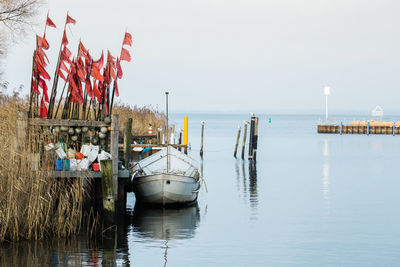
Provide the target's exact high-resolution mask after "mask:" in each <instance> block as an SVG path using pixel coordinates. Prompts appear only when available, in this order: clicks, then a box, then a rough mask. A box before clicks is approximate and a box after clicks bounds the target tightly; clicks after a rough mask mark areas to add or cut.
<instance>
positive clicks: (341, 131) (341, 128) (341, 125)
mask: <svg viewBox="0 0 400 267" xmlns="http://www.w3.org/2000/svg"><path fill="white" fill-rule="evenodd" d="M342 133H343V122H342V121H340V135H342Z"/></svg>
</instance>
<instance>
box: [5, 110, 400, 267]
mask: <svg viewBox="0 0 400 267" xmlns="http://www.w3.org/2000/svg"><path fill="white" fill-rule="evenodd" d="M269 117H271V118H272V123H268V120H267V119H268V118H269ZM318 118H319V117H318V116H294V115H293V116H277V115H273V116H267V115H261V116H260V127H259V128H260V129H259V150H258V160H257V164H256V165H255V166H252V165H250V166H249V163H248V161H247V160H245V161H242V160H236V159H234V158H233V148H234V142H235V138H236V133H237V126H238V124H240V125H242V124H243V120H245V119H249V115H204V114H203V115H201V114H199V115H191V116H190V117H189V120H190V136H189V139H190V142H191V146H192V149H191V155H192V156H193V157H195V158H197V159H199V156H198V154H199V143H200V142H199V141H200V121H201V120H204V121H205V122H206V124H205V127H206V128H205V152H204V153H205V154H204V160H203V161H202V162H201V165H202V169H203V173H204V177H205V179H206V181H207V187H208V193H207V192H206V191H205V190H204V187H203V190H202V191H201V193H200V195H199V202H198V206H195V207H190V208H186V209H179V210H162V209H139V208H138V207H135V198H134V195H133V194H130V195H129V196H128V208H127V212H126V213H127V214H126V215H125V216H122V217H121V218H120V222H119V224H118V230H117V233H116V234H115V235H112V236H104V237H103V238H99V239H98V240H96V241H95V242H94V241H91V242H87V241H86V240H85V239H84V238H77V239H76V240H75V239H74V240H70V241H64V240H58V241H42V242H21V243H18V244H16V245H9V246H3V247H2V248H1V249H0V263H2V264H3V265H29V266H35V265H36V266H42V265H49V266H66V265H71V266H79V265H82V266H87V265H91V266H101V265H103V266H113V265H116V266H126V265H131V266H202V267H204V266H399V265H400V212H399V205H400V194H399V191H400V168H399V163H400V137H398V136H395V137H393V136H386V135H385V136H380V135H375V136H373V135H371V136H366V135H343V136H340V135H318V134H317V133H316V124H317V122H318ZM341 118H343V117H341ZM347 119H351V118H347ZM172 120H173V121H175V122H176V123H177V127H178V128H179V127H182V123H183V115H178V114H176V115H174V116H173V118H172ZM246 152H247V151H246ZM246 155H247V153H246ZM199 162H200V159H199Z"/></svg>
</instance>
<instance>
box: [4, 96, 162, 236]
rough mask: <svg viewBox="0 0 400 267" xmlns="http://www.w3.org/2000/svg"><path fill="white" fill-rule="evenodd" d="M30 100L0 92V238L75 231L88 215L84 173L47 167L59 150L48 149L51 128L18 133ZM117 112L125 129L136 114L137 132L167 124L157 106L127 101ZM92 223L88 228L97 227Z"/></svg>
mask: <svg viewBox="0 0 400 267" xmlns="http://www.w3.org/2000/svg"><path fill="white" fill-rule="evenodd" d="M27 103H28V102H27V100H26V99H23V98H21V97H19V96H18V94H14V95H12V96H8V95H6V94H4V93H2V92H0V241H5V240H8V241H17V240H21V239H35V240H37V239H42V238H45V237H48V236H58V237H67V236H71V235H75V234H77V233H78V232H79V231H80V230H81V227H82V220H83V218H84V216H83V211H82V205H83V201H84V196H85V194H86V192H85V188H86V187H85V186H84V182H83V178H76V179H57V178H54V177H52V176H51V175H50V173H49V172H47V171H45V170H47V169H53V166H54V154H51V153H46V152H45V151H44V146H45V145H46V144H47V142H48V141H49V140H50V139H51V132H50V130H49V129H46V128H45V127H38V126H34V125H29V127H28V132H27V133H26V135H25V137H23V138H20V139H17V134H16V133H17V124H18V111H19V110H27ZM114 114H119V115H120V127H121V130H122V129H123V127H124V124H125V122H126V121H127V120H128V118H133V121H134V123H133V131H132V133H133V134H137V135H140V134H144V133H145V132H146V131H147V129H148V124H149V123H151V124H152V125H153V129H156V128H157V127H160V126H162V123H163V118H164V117H163V116H164V115H163V114H162V113H160V112H158V111H156V110H154V109H152V108H149V107H144V108H139V107H136V106H135V107H133V108H131V107H130V106H128V105H124V104H118V105H116V107H115V109H114ZM89 217H91V218H87V221H88V222H89V223H91V224H96V222H98V215H97V214H96V215H95V214H91V215H89ZM91 228H92V225H90V226H89V225H87V226H84V228H83V229H84V230H83V231H84V232H85V231H86V232H93V231H92V229H91Z"/></svg>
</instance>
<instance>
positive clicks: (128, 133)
mask: <svg viewBox="0 0 400 267" xmlns="http://www.w3.org/2000/svg"><path fill="white" fill-rule="evenodd" d="M131 143H132V118H129V119H128V121H127V122H126V123H125V133H124V165H125V168H127V167H128V163H129V161H130V159H131V150H132V149H131Z"/></svg>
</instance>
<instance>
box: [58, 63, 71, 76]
mask: <svg viewBox="0 0 400 267" xmlns="http://www.w3.org/2000/svg"><path fill="white" fill-rule="evenodd" d="M60 70H63V71H65V72H66V73H67V74H68V75H69V76H72V73H71V72H70V71H69V69H68V68H67V66H66V65H65V63H64V62H63V61H61V62H60ZM64 80H65V79H64Z"/></svg>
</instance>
